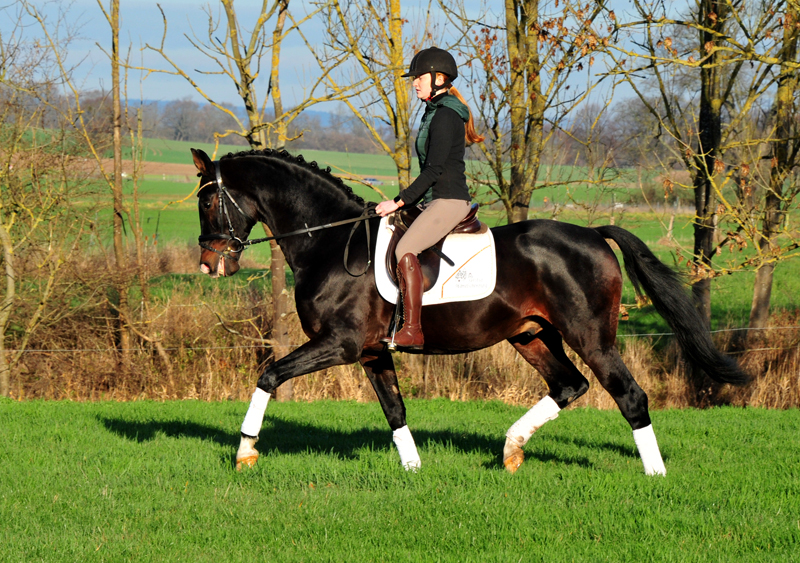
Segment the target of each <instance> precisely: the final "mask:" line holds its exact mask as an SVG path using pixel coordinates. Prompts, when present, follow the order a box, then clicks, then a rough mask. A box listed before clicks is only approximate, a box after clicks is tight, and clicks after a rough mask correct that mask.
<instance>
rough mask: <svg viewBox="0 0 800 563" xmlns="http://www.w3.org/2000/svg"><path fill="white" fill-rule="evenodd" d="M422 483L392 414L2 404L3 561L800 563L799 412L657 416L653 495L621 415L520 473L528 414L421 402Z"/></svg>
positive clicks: (568, 432)
mask: <svg viewBox="0 0 800 563" xmlns="http://www.w3.org/2000/svg"><path fill="white" fill-rule="evenodd" d="M408 406H409V423H410V426H411V428H412V432H414V434H415V438H416V441H417V444H418V446H419V449H420V455H421V457H422V463H423V467H422V470H421V471H420V472H419V473H418V474H413V473H406V472H405V471H403V470H402V469H401V468H400V465H399V461H398V456H397V454H396V451H395V449H394V446H393V445H392V444H391V434H390V432H389V430H388V428H387V427H386V423H385V420H384V418H383V415H382V414H381V410H380V406H379V405H378V404H377V403H353V402H327V401H321V402H315V403H271V404H270V406H269V410H268V412H267V419H266V421H265V425H264V429H263V431H262V435H261V438H262V439H261V442H260V443H259V448H260V449H261V451H262V452H263V453H265V454H266V455H262V458H261V460H260V461H259V463H258V465H257V466H256V468H255V469H254V470H252V471H246V472H243V473H237V472H236V471H235V470H234V469H233V468H232V458H233V456H234V454H235V447H236V442H237V435H238V428H239V425H240V424H241V421H242V417H243V415H244V412H245V410H246V405H245V404H243V403H239V402H227V403H203V402H196V401H184V402H168V403H155V402H131V403H74V402H58V403H53V402H27V403H14V402H12V401H9V400H3V401H0V440H1V441H2V443H3V448H2V449H0V460H2V467H3V470H2V471H1V472H0V522H2V524H1V526H2V537H3V541H1V542H0V560H2V561H8V562H17V561H19V562H27V561H59V562H60V561H198V562H200V561H213V562H218V561H348V562H349V561H459V562H463V561H476V562H478V561H479V562H484V561H545V560H546V561H676V562H686V561H726V562H727V561H797V560H800V450H798V449H797V448H796V447H795V444H796V437H797V434H798V431H800V411H797V410H789V411H765V410H758V409H734V408H718V409H711V410H707V411H694V410H685V411H660V412H654V413H653V420H654V427H655V429H656V433H657V436H658V439H659V443H660V445H661V449H662V452H663V455H664V458H665V463H666V467H667V472H668V474H667V476H666V477H665V478H661V477H655V478H653V477H646V476H645V475H644V474H643V472H642V466H641V461H640V460H639V458H638V455H637V454H636V451H635V446H634V444H633V439H632V436H631V432H630V429H629V427H628V426H627V424H626V423H625V421H624V420H623V418H622V416H620V414H619V412H617V411H597V410H589V409H578V410H571V411H566V412H564V413H562V414H561V416H560V417H559V418H558V419H557V420H556V421H554V422H551V423H550V424H548V425H546V426H545V427H544V428H542V429H541V430H540V431H539V432H538V433H537V434H536V435H535V436H534V438H533V439H532V440H531V442H529V444H528V445H527V446H526V448H525V450H526V456H527V460H526V463H525V464H524V465H523V466H522V468H521V469H520V470H519V471H518V472H517V474H516V475H509V474H507V473H506V472H505V471H504V469H503V468H502V464H501V462H500V459H499V456H500V452H501V450H502V444H503V435H504V433H505V430H506V429H507V427H508V426H509V425H510V424H511V423H512V422H513V421H514V420H515V419H516V418H518V417H519V416H520V415H521V414H522V412H524V409H521V408H518V407H510V406H507V405H504V404H501V403H496V402H490V403H479V402H471V403H454V402H449V401H444V400H432V401H409V405H408Z"/></svg>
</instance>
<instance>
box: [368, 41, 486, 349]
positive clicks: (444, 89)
mask: <svg viewBox="0 0 800 563" xmlns="http://www.w3.org/2000/svg"><path fill="white" fill-rule="evenodd" d="M403 76H406V77H408V76H413V77H414V83H413V85H414V90H416V93H417V97H418V98H419V99H420V100H423V101H424V102H425V106H426V107H425V113H424V114H423V116H422V121H421V122H420V127H419V132H418V134H417V140H416V149H417V156H418V158H419V163H420V174H419V176H418V177H417V179H416V180H414V182H412V183H411V185H410V186H408V187H407V188H406V189H404V190H402V191H401V192H400V194H399V195H398V196H397V197H396V198H394V200H390V201H383V202H381V203H379V204H378V206H377V207H376V208H375V211H376V212H377V213H378V214H380V215H381V217H385V216H386V215H388V214H389V213H393V212H394V211H396V210H397V209H399V208H400V207H404V206H406V205H413V204H415V203H417V202H418V201H420V200H423V199H424V201H425V205H424V210H423V212H422V213H421V214H420V216H419V217H417V219H416V220H414V222H413V223H412V224H411V227H409V229H408V231H407V232H406V234H405V235H403V238H401V239H400V242H398V244H397V249H396V250H395V256H396V257H397V281H398V285H399V287H400V293H401V294H402V303H403V316H404V319H405V320H404V323H403V328H402V329H401V330H400V331H399V332H397V334H395V336H394V344H395V345H396V346H398V347H401V348H407V349H412V350H419V349H421V348H422V347H423V345H424V343H425V339H424V337H423V334H422V327H421V325H420V313H421V311H420V310H421V309H422V291H423V279H422V270H421V268H420V265H419V260H417V255H418V254H419V253H420V252H422V251H423V250H425V249H427V248H430V247H431V246H433V245H434V244H436V243H437V242H439V241H440V240H441V239H442V238H443V237H444V236H445V235H446V234H447V233H449V232H450V231H451V230H453V228H454V227H455V226H456V225H458V224H459V223H460V222H461V220H462V219H464V217H466V216H467V213H468V212H469V210H470V206H471V199H472V198H471V197H470V195H469V190H468V188H467V179H466V176H465V175H464V169H465V165H464V147H465V145H467V144H472V143H475V142H480V141H482V140H483V137H481V136H479V135H478V134H477V133H476V132H475V127H474V124H473V120H472V115H471V113H470V111H469V107H468V106H467V104H466V102H465V101H464V98H463V97H462V96H461V94H460V93H459V92H458V90H456V89H455V88H454V87H453V86H452V84H451V83H452V81H453V80H455V79H456V78H457V77H458V70H457V68H456V62H455V59H454V58H453V56H452V55H451V54H450V53H448V52H447V51H445V50H443V49H438V48H436V47H431V48H429V49H423V50H422V51H420V52H419V53H417V54H416V55H414V58H413V59H411V65H410V68H409V70H408V72H407V73H406V74H404V75H403ZM383 341H384V342H387V343H388V342H391V338H386V339H383Z"/></svg>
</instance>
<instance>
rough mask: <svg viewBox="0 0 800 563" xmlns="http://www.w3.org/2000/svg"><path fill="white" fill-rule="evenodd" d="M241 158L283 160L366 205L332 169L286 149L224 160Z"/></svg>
mask: <svg viewBox="0 0 800 563" xmlns="http://www.w3.org/2000/svg"><path fill="white" fill-rule="evenodd" d="M239 156H266V157H269V158H276V159H278V160H283V161H284V162H288V163H290V164H296V165H298V166H300V167H302V168H305V169H306V170H309V171H310V172H312V173H313V174H314V175H316V176H321V177H322V178H324V179H326V180H328V181H329V182H331V183H332V184H333V185H334V186H336V187H337V188H338V189H339V190H340V191H341V192H342V193H344V194H345V195H346V196H347V197H348V199H350V200H352V201H355V202H356V203H358V204H359V205H361V206H363V205H364V198H362V197H360V196H358V195H356V194H355V193H354V192H353V189H352V188H351V187H350V186H348V185H347V184H345V183H344V182H343V181H342V179H341V178H339V177H337V176H334V175H333V174H331V167H330V166H328V167H326V168H320V167H319V165H318V164H317V162H316V161H314V160H312V161H311V162H308V161H306V160H305V159H304V158H303V155H301V154H298V155H297V156H294V155H292V154H290V153H289V152H288V151H286V150H285V149H281V150H276V149H261V150H249V151H241V152H237V153H236V154H234V153H230V152H229V153H228V154H226V155H225V156H223V157H222V158H236V157H239ZM222 158H221V159H220V160H222Z"/></svg>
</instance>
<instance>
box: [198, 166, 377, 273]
mask: <svg viewBox="0 0 800 563" xmlns="http://www.w3.org/2000/svg"><path fill="white" fill-rule="evenodd" d="M214 171H215V172H216V177H217V178H216V184H217V194H218V198H219V202H220V209H221V211H222V215H223V216H224V217H225V220H226V221H227V223H228V232H229V233H230V234H229V235H226V234H223V233H215V234H211V235H200V236H199V237H198V238H197V242H198V244H199V245H200V247H201V248H204V249H206V250H210V251H211V252H215V253H216V254H219V255H220V256H222V257H223V258H225V257H227V258H231V259H233V260H236V261H238V260H239V257H240V255H241V253H242V252H243V251H244V249H245V248H246V247H248V246H251V245H253V244H259V243H262V242H267V241H270V240H280V239H282V238H286V237H292V236H297V235H304V234H308V236H309V237H310V236H312V235H311V233H312V232H314V231H320V230H323V229H330V228H333V227H339V226H341V225H347V224H350V223H355V224H354V225H353V228H352V229H350V235H349V236H348V237H347V245H346V246H345V249H344V269H345V271H346V272H347V273H348V274H350V275H351V276H353V277H359V276H363V275H364V274H366V273H367V270H368V269H369V267H370V265H371V264H372V249H371V237H372V235H371V232H370V229H369V226H368V225H367V221H369V220H370V219H374V218H376V217H378V218H379V217H380V215H377V214H376V213H375V204H374V203H368V204H366V206H365V211H364V213H363V214H362V215H360V216H358V217H354V218H352V219H343V220H341V221H334V222H333V223H325V224H324V225H318V226H316V227H309V226H308V225H306V227H305V228H304V229H297V230H296V231H290V232H288V233H283V234H280V235H274V236H271V237H262V238H257V239H252V240H242V239H240V238H239V237H237V236H236V234H235V232H234V229H233V222H232V221H231V218H230V215H229V214H228V207H227V205H226V204H225V198H224V197H223V196H225V197H227V199H229V200H230V201H231V203H232V204H233V206H234V207H235V208H236V209H237V210H238V211H239V213H240V214H241V215H243V216H244V217H245V218H248V219H249V218H250V217H248V215H247V214H246V213H245V212H244V211H242V208H241V207H239V204H238V203H236V200H235V199H233V197H232V196H231V194H230V193H229V192H228V189H227V188H226V187H225V184H223V183H222V174H221V173H220V170H219V161H215V162H214ZM211 183H213V182H209V183H208V184H206V186H207V185H209V184H211ZM203 187H205V186H203ZM360 222H363V223H364V228H365V230H366V232H367V265H366V267H365V268H364V271H362V272H361V273H358V274H354V273H353V272H351V271H350V268H349V267H348V266H347V259H348V256H349V254H350V241H351V240H352V238H353V234H354V233H355V232H356V229H357V228H358V224H359V223H360ZM211 240H226V241H228V245H227V247H226V248H225V249H224V250H217V249H216V248H212V247H211V246H209V245H207V244H205V243H206V242H208V241H211ZM234 255H236V256H234Z"/></svg>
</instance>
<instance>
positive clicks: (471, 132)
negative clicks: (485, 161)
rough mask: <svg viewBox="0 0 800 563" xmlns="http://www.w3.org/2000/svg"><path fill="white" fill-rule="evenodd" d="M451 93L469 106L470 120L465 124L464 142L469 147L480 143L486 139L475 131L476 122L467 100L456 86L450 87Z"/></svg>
mask: <svg viewBox="0 0 800 563" xmlns="http://www.w3.org/2000/svg"><path fill="white" fill-rule="evenodd" d="M450 93H451V94H453V95H454V96H455V97H456V98H458V100H459V101H460V102H461V103H462V104H464V105H465V106H467V110H468V111H469V120H468V121H467V122H466V123H465V124H464V140H465V141H466V144H467V146H469V145H471V144H473V143H480V142H481V141H483V139H484V138H485V137H483V136H482V135H478V133H477V132H476V131H475V120H473V119H472V111H471V110H470V109H469V104H467V100H465V99H464V96H462V95H461V92H459V91H458V90H457V89H456V87H455V86H451V87H450Z"/></svg>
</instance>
